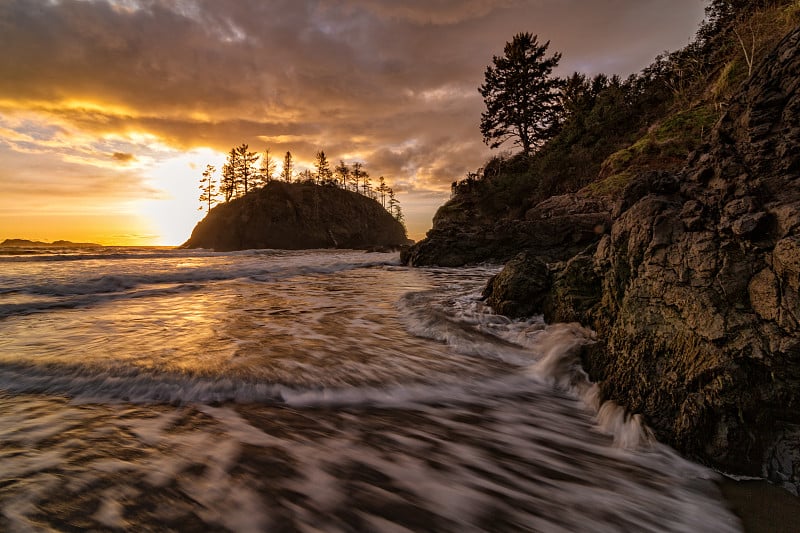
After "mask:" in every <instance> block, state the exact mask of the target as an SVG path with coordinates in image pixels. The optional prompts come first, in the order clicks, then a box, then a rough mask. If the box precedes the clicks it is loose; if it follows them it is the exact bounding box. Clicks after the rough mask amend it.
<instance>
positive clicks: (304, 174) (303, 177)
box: [297, 168, 316, 183]
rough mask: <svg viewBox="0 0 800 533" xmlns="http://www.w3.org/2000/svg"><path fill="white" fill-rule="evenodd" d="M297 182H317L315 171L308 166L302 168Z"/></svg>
mask: <svg viewBox="0 0 800 533" xmlns="http://www.w3.org/2000/svg"><path fill="white" fill-rule="evenodd" d="M297 183H316V180H315V177H314V173H313V172H311V171H310V170H309V169H307V168H306V169H304V170H302V171H301V172H300V173H299V174H298V175H297Z"/></svg>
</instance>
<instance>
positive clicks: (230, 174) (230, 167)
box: [219, 148, 239, 202]
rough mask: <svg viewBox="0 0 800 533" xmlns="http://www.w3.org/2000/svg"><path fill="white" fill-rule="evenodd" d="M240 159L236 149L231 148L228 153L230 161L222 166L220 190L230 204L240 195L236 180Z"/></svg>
mask: <svg viewBox="0 0 800 533" xmlns="http://www.w3.org/2000/svg"><path fill="white" fill-rule="evenodd" d="M238 159H239V157H238V155H237V153H236V148H231V151H230V152H229V153H228V160H227V161H226V162H225V164H224V165H222V179H221V181H220V186H219V188H220V191H221V192H222V194H223V196H225V201H226V202H230V201H231V199H233V198H236V197H237V196H238V195H239V183H238V181H237V179H236V165H237V164H238Z"/></svg>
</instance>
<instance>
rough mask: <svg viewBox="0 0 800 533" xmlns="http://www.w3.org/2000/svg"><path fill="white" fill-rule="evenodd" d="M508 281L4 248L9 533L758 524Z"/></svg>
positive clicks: (1, 344)
mask: <svg viewBox="0 0 800 533" xmlns="http://www.w3.org/2000/svg"><path fill="white" fill-rule="evenodd" d="M498 270H499V267H497V266H493V265H487V266H478V267H470V268H461V269H446V268H414V269H412V268H407V267H404V266H401V265H400V263H399V258H398V255H397V254H381V253H365V252H359V251H338V250H337V251H331V250H315V251H274V250H257V251H243V252H232V253H214V252H211V251H206V250H180V249H166V248H103V249H88V248H82V249H74V250H70V249H34V250H26V249H12V248H2V249H0V530H2V531H52V530H55V531H79V530H85V529H93V530H128V531H241V532H250V531H308V532H311V531H391V532H400V531H453V532H467V531H543V532H551V531H552V532H560V531H564V532H568V531H569V532H572V531H592V532H601V531H659V532H661V531H680V532H684V531H695V532H697V531H714V532H722V531H738V530H739V529H740V525H739V522H738V519H737V518H736V517H735V516H734V515H733V514H732V513H731V512H730V511H729V510H728V508H727V506H726V504H725V503H724V502H723V500H722V498H721V496H720V494H719V491H718V489H717V486H716V484H715V482H714V481H715V479H717V477H718V474H716V473H714V472H712V471H710V470H708V469H706V468H704V467H702V466H700V465H697V464H694V463H691V462H689V461H687V460H685V459H682V458H681V457H679V456H678V455H677V454H676V453H675V452H674V451H672V450H671V449H670V448H668V447H667V446H664V445H662V444H660V443H658V442H657V441H655V440H654V439H653V437H652V435H651V434H650V432H649V431H648V429H647V428H646V427H645V426H644V424H643V423H642V421H641V419H640V418H638V417H636V416H633V417H631V416H627V415H626V414H625V413H624V412H623V410H622V409H620V408H619V407H618V406H616V405H614V404H612V403H605V404H602V405H600V403H599V402H598V398H597V388H596V386H594V385H593V384H592V383H591V382H589V380H588V379H587V377H586V375H585V374H584V373H583V371H582V370H581V368H580V364H579V361H578V358H577V355H576V353H577V349H578V348H579V347H580V346H581V345H583V344H585V343H590V342H593V333H592V332H591V331H588V330H586V329H583V328H581V327H579V326H578V325H575V324H553V325H546V324H544V323H543V322H542V321H541V319H532V320H527V321H520V320H517V321H512V320H509V319H507V318H505V317H503V316H499V315H496V314H494V313H492V311H491V309H489V308H487V307H486V306H484V304H483V303H482V301H481V299H480V292H481V289H482V288H483V286H484V284H485V282H486V280H487V278H488V277H489V276H490V275H492V274H493V273H496V272H497V271H498Z"/></svg>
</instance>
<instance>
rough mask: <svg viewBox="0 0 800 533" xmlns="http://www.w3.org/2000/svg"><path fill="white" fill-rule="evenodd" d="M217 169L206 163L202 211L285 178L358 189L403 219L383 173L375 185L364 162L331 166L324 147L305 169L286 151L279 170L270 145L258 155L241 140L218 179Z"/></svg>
mask: <svg viewBox="0 0 800 533" xmlns="http://www.w3.org/2000/svg"><path fill="white" fill-rule="evenodd" d="M216 172H217V169H216V167H214V166H213V165H206V168H205V170H204V171H203V174H202V177H201V178H200V198H199V200H200V203H201V206H200V209H201V210H202V209H205V210H207V211H210V210H211V208H212V207H213V206H214V205H215V204H217V203H218V202H219V199H220V198H222V199H224V201H225V202H229V201H231V200H232V199H234V198H237V197H239V196H243V195H245V194H247V193H248V192H250V191H252V190H253V189H255V188H260V187H264V186H265V185H266V184H268V183H269V182H271V181H285V182H288V183H313V184H316V185H321V186H326V187H339V188H341V189H345V190H348V191H353V192H357V193H360V194H363V195H364V196H366V197H368V198H372V199H373V200H375V201H376V202H378V203H380V204H381V205H382V206H383V208H384V209H386V210H387V211H389V213H390V214H391V215H392V216H393V217H395V219H397V220H398V221H399V222H401V223H402V222H403V220H404V216H403V210H402V208H401V207H400V201H399V200H398V199H397V196H396V195H395V192H394V189H393V188H392V187H390V186H389V185H388V184H387V183H386V180H385V179H384V177H383V176H380V177H379V178H378V184H377V186H373V183H372V177H371V176H370V174H369V172H367V170H366V169H365V168H364V163H363V162H361V161H356V162H354V163H352V164H348V163H345V162H344V161H343V160H340V161H339V164H338V165H335V166H333V167H332V166H331V163H330V161H329V160H328V157H327V156H326V155H325V152H324V151H323V150H320V151H318V152H317V153H316V156H315V158H314V169H313V170H312V169H304V170H301V171H299V172H298V171H297V170H296V169H295V164H294V158H293V156H292V153H291V152H286V155H284V157H283V166H282V167H281V169H280V172H278V163H277V161H276V160H275V158H274V157H273V156H272V153H271V152H270V149H269V148H267V149H266V150H264V152H263V153H261V154H258V153H257V152H251V151H250V147H249V146H248V145H247V144H245V143H242V144H240V145H239V146H235V147H233V148H231V150H230V152H228V159H227V161H226V162H225V164H224V165H223V166H222V171H221V174H220V177H219V179H217V178H216Z"/></svg>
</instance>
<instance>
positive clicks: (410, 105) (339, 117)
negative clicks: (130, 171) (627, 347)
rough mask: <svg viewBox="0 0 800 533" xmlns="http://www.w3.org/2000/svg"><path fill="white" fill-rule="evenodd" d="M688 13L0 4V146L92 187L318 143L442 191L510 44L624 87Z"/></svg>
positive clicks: (517, 2) (663, 9) (344, 4)
mask: <svg viewBox="0 0 800 533" xmlns="http://www.w3.org/2000/svg"><path fill="white" fill-rule="evenodd" d="M702 8H703V2H701V1H699V0H698V1H696V2H694V1H693V2H680V3H676V2H674V0H609V1H607V2H596V1H594V0H465V1H462V0H425V1H423V0H412V1H408V2H396V1H394V0H304V1H300V0H273V1H269V2H264V1H261V0H237V1H233V0H174V1H173V0H169V1H168V0H60V1H52V0H5V1H3V2H0V48H2V49H3V50H4V53H3V54H2V55H0V144H2V145H3V146H5V150H6V151H8V150H11V151H14V152H16V153H18V154H28V155H29V156H32V155H33V154H43V153H49V154H50V155H51V157H48V158H46V160H47V161H52V162H53V164H54V165H55V166H54V167H53V171H54V172H56V171H59V172H60V170H61V169H62V167H61V166H59V165H62V164H63V163H64V160H69V161H72V162H73V163H74V164H78V163H80V162H83V163H85V164H87V165H90V166H93V167H94V168H97V169H99V168H102V167H103V165H106V166H108V167H109V169H108V172H109V174H108V175H109V176H113V175H114V174H113V172H115V171H119V170H120V167H125V166H128V165H132V166H137V165H138V167H137V168H140V169H141V168H143V166H144V165H146V164H147V162H148V161H152V160H153V159H154V158H156V159H157V158H158V157H159V152H158V151H159V149H172V150H175V151H187V150H191V149H193V148H196V147H201V146H202V147H209V148H212V149H215V150H218V151H220V152H225V151H227V150H228V149H229V148H230V147H231V146H233V145H235V144H239V143H241V142H247V143H248V144H250V146H251V147H253V148H256V149H258V150H262V149H263V148H264V147H265V146H266V144H269V145H270V147H271V148H272V150H273V153H276V154H282V153H283V152H285V151H287V150H291V151H292V152H293V154H295V155H296V156H297V157H298V158H299V159H300V160H307V161H310V160H311V159H312V157H313V154H314V153H315V152H316V151H317V150H318V149H320V148H324V149H325V151H326V153H328V154H329V155H330V157H331V159H333V160H338V159H340V158H349V157H351V158H353V159H355V158H358V159H361V160H364V161H367V163H368V167H369V169H370V172H371V173H372V174H373V175H375V176H378V175H385V176H386V177H387V179H388V180H389V181H390V182H397V183H398V184H401V185H402V187H403V188H404V189H407V190H418V191H422V190H428V189H429V190H431V191H439V192H441V191H444V190H447V189H448V188H449V184H450V182H451V181H453V180H454V179H458V178H459V177H461V176H462V175H463V174H464V173H465V172H466V171H468V170H474V169H475V168H477V167H478V166H480V165H481V164H482V162H483V161H485V160H486V158H487V156H488V155H489V150H488V149H487V148H486V147H485V146H484V145H483V144H482V142H481V136H480V132H479V130H478V123H479V119H480V113H481V111H482V108H483V105H482V102H481V99H480V96H479V95H478V93H477V87H478V86H479V85H480V84H481V82H482V81H483V72H484V69H485V67H486V65H488V64H489V63H490V62H491V58H492V56H493V55H495V54H499V53H501V52H502V48H503V45H504V43H505V42H506V41H508V40H510V38H511V37H512V36H513V35H514V34H515V33H517V32H519V31H530V32H532V33H537V34H539V36H540V39H541V40H548V39H550V40H551V41H552V48H551V49H552V50H553V51H556V50H557V51H561V52H563V60H562V67H563V68H562V70H561V73H562V74H568V73H569V72H571V71H572V70H587V71H590V73H592V72H596V71H601V70H602V71H608V72H609V73H620V74H622V75H627V74H629V73H631V72H634V71H637V70H639V69H640V68H642V67H644V66H645V65H646V64H647V63H648V62H649V60H650V59H651V58H652V57H654V56H655V55H656V54H657V53H659V52H661V51H663V50H664V49H667V48H673V49H674V48H676V47H678V46H681V45H682V44H684V43H685V42H686V41H687V39H688V38H689V36H690V35H691V34H692V33H693V32H694V29H695V28H696V25H697V23H698V22H699V20H700V17H701V16H702ZM115 139H116V140H115ZM109 154H110V157H109ZM133 154H136V156H135V157H134V156H133ZM70 172H71V171H70ZM68 175H70V173H69V172H68ZM54 179H55V178H54ZM137 179H139V180H142V179H143V178H135V177H134V178H133V181H134V182H136V181H137ZM437 194H438V192H437Z"/></svg>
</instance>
